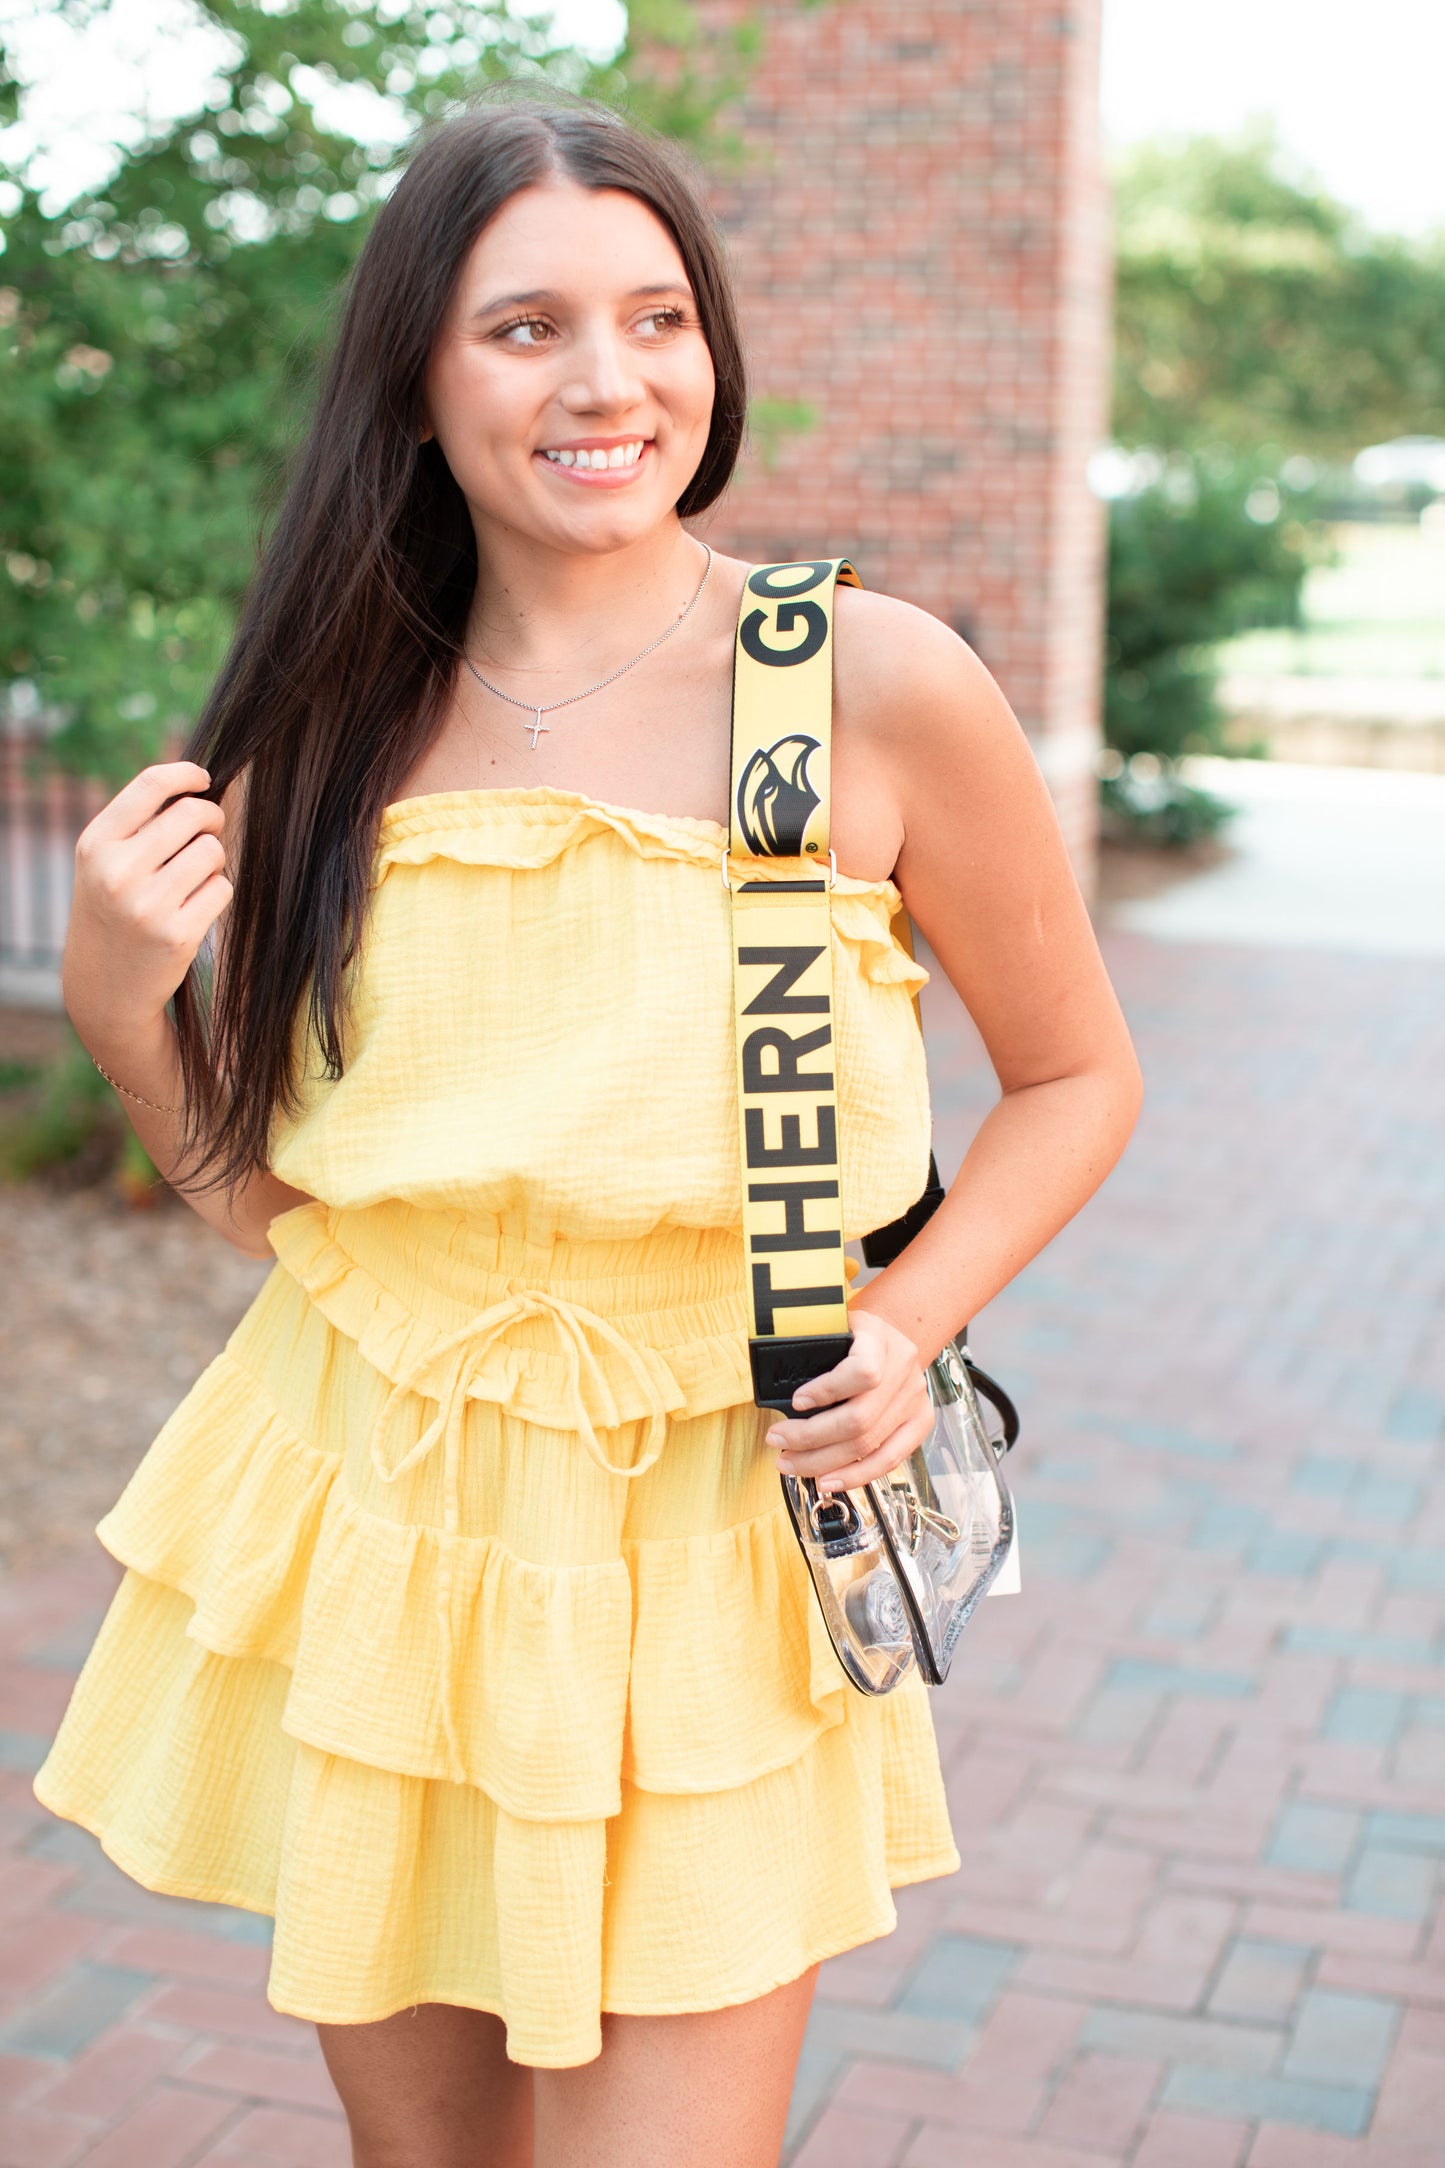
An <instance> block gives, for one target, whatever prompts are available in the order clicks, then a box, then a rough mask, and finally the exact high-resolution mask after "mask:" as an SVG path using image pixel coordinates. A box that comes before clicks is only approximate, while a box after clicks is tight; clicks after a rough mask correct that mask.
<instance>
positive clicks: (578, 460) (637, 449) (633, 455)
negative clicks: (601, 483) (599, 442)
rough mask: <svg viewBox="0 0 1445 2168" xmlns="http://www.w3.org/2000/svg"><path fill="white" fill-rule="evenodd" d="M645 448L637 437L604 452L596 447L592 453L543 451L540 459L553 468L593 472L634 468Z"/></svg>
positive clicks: (641, 440)
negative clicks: (582, 469) (549, 461)
mask: <svg viewBox="0 0 1445 2168" xmlns="http://www.w3.org/2000/svg"><path fill="white" fill-rule="evenodd" d="M645 448H646V447H645V440H644V439H643V438H642V437H637V438H636V439H634V441H633V442H632V443H631V444H614V445H613V447H612V449H611V450H610V451H604V450H603V449H602V448H601V446H598V447H597V449H596V450H594V451H588V450H586V449H585V448H584V449H583V450H582V451H580V452H551V451H544V452H543V454H542V457H543V458H544V459H550V460H551V462H552V464H553V466H554V467H587V468H589V469H594V470H595V469H604V468H611V467H635V466H636V465H637V462H638V460H639V459H640V458H641V457H642V454H643V451H644V449H645Z"/></svg>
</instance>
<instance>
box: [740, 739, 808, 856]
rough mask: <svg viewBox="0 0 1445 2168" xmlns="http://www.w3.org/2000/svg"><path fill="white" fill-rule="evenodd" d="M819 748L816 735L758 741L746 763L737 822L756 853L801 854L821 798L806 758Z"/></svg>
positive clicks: (750, 849) (743, 836)
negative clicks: (761, 743) (772, 742)
mask: <svg viewBox="0 0 1445 2168" xmlns="http://www.w3.org/2000/svg"><path fill="white" fill-rule="evenodd" d="M817 750H818V740H817V739H816V738H805V737H801V736H798V737H791V738H779V739H778V742H777V744H776V745H769V746H767V747H762V746H760V747H759V748H758V750H757V751H756V752H755V753H754V754H753V755H752V757H751V759H750V760H749V761H748V764H747V766H746V767H745V768H744V769H743V772H742V776H741V778H740V779H739V782H738V827H739V829H740V830H741V833H742V839H743V842H744V843H745V844H746V846H747V848H748V850H749V851H750V852H751V854H752V856H753V857H754V858H797V857H800V856H801V855H802V849H803V831H804V830H805V829H806V827H807V825H808V821H809V817H810V816H811V814H812V812H813V810H814V808H815V807H816V806H819V805H821V804H822V802H823V801H822V799H821V797H820V796H819V794H818V792H817V791H816V790H814V788H813V786H812V784H811V783H810V782H809V781H808V762H809V760H810V758H811V757H812V755H813V754H814V753H816V752H817Z"/></svg>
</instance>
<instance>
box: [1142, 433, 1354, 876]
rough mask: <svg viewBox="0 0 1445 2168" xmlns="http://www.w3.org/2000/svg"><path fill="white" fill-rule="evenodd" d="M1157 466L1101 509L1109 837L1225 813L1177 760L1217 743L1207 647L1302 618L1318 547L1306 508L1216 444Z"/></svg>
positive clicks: (1149, 837)
mask: <svg viewBox="0 0 1445 2168" xmlns="http://www.w3.org/2000/svg"><path fill="white" fill-rule="evenodd" d="M1155 465H1156V470H1157V471H1156V472H1155V475H1154V478H1153V479H1152V480H1151V481H1149V482H1147V483H1145V484H1144V486H1142V487H1137V488H1134V489H1132V490H1130V491H1128V492H1127V493H1126V494H1124V495H1121V496H1119V497H1116V498H1115V499H1114V500H1113V501H1112V502H1111V504H1110V507H1109V573H1108V616H1107V623H1106V630H1105V650H1104V655H1105V667H1104V742H1105V746H1106V749H1107V753H1106V758H1105V762H1104V765H1103V770H1102V777H1101V786H1100V787H1101V793H1102V801H1103V809H1104V812H1105V814H1106V816H1107V819H1106V822H1105V832H1106V833H1114V834H1116V835H1118V834H1121V833H1132V834H1133V835H1134V836H1136V837H1137V838H1138V839H1139V840H1141V841H1147V842H1151V843H1159V844H1165V845H1170V846H1178V845H1184V844H1190V843H1195V842H1198V841H1199V840H1200V839H1201V838H1203V837H1205V836H1209V835H1213V834H1215V833H1216V832H1217V831H1218V830H1219V829H1220V828H1221V827H1222V826H1223V825H1224V824H1225V822H1226V821H1227V820H1228V819H1229V818H1230V812H1231V809H1230V808H1229V807H1228V806H1227V805H1226V804H1225V803H1224V802H1223V801H1222V800H1221V799H1219V798H1216V797H1214V796H1213V795H1212V794H1210V793H1209V792H1206V791H1201V790H1199V789H1198V788H1197V787H1196V786H1194V785H1192V784H1189V783H1187V782H1186V781H1185V780H1184V778H1183V777H1182V776H1181V775H1180V773H1179V770H1178V763H1179V761H1180V759H1181V758H1182V757H1183V756H1184V755H1185V754H1186V753H1213V752H1221V751H1223V750H1224V749H1225V748H1224V743H1223V724H1224V717H1223V713H1222V711H1221V708H1220V704H1219V695H1218V668H1217V665H1216V662H1215V659H1214V652H1215V646H1216V643H1217V642H1219V641H1221V640H1224V639H1228V638H1229V637H1230V636H1231V635H1232V634H1234V633H1237V632H1243V631H1245V630H1247V629H1248V628H1250V627H1252V626H1256V625H1293V624H1297V623H1298V622H1299V617H1300V593H1301V589H1302V587H1303V584H1304V576H1305V573H1306V571H1307V570H1308V568H1309V565H1310V562H1311V560H1312V558H1313V557H1315V556H1318V555H1319V554H1321V551H1320V545H1319V544H1318V543H1315V544H1314V545H1313V546H1312V545H1311V541H1310V535H1309V529H1308V528H1307V526H1306V524H1305V523H1304V521H1303V520H1302V519H1301V518H1300V517H1298V516H1297V514H1298V512H1299V511H1300V510H1301V509H1302V508H1303V507H1302V506H1300V505H1296V506H1294V507H1292V508H1291V515H1290V516H1284V514H1285V493H1284V492H1282V491H1281V489H1280V486H1279V484H1278V483H1276V482H1275V481H1274V480H1272V479H1271V478H1269V477H1261V476H1260V475H1259V473H1258V471H1257V470H1255V469H1251V468H1249V467H1245V466H1242V465H1240V464H1239V463H1238V462H1236V461H1234V460H1232V459H1230V458H1229V457H1228V456H1227V455H1220V454H1215V455H1214V456H1213V457H1195V458H1192V459H1191V458H1187V457H1184V456H1183V455H1176V457H1174V458H1173V459H1171V460H1169V461H1168V462H1156V463H1155ZM1110 754H1111V755H1112V756H1113V757H1112V758H1109V757H1108V755H1110Z"/></svg>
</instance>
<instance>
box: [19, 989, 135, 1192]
mask: <svg viewBox="0 0 1445 2168" xmlns="http://www.w3.org/2000/svg"><path fill="white" fill-rule="evenodd" d="M36 1175H48V1176H51V1177H52V1178H55V1179H58V1180H60V1181H62V1182H63V1183H65V1184H66V1185H67V1186H75V1185H78V1184H82V1183H91V1182H101V1181H109V1182H110V1183H111V1184H112V1186H113V1187H114V1188H115V1189H116V1190H117V1191H118V1192H119V1193H120V1195H121V1196H122V1197H123V1198H124V1199H125V1200H126V1202H127V1203H129V1204H137V1205H144V1204H151V1203H154V1202H156V1201H158V1199H159V1198H160V1197H161V1196H162V1195H163V1194H164V1192H165V1184H164V1183H163V1182H162V1180H161V1177H160V1175H159V1173H158V1172H157V1170H156V1168H155V1165H154V1164H153V1162H152V1160H151V1158H150V1155H149V1154H148V1153H147V1151H146V1149H145V1146H144V1145H143V1144H142V1143H141V1141H140V1139H139V1137H137V1135H136V1134H135V1131H134V1130H133V1129H132V1128H131V1127H130V1125H129V1123H128V1122H127V1121H126V1120H125V1117H124V1114H123V1113H122V1111H121V1108H120V1105H119V1103H118V1101H117V1098H116V1095H115V1092H114V1091H113V1090H112V1088H111V1086H110V1085H109V1084H107V1083H106V1081H105V1079H104V1077H103V1076H102V1075H101V1074H100V1072H99V1070H98V1069H97V1068H96V1066H95V1064H94V1063H93V1062H92V1060H91V1058H90V1056H89V1055H88V1054H87V1053H86V1051H85V1048H84V1047H83V1046H82V1045H81V1043H80V1041H79V1040H78V1039H77V1038H76V1036H75V1034H74V1032H72V1031H67V1033H66V1044H65V1045H64V1046H63V1047H62V1048H61V1050H60V1052H58V1053H57V1054H55V1055H53V1056H52V1057H51V1059H50V1060H49V1061H43V1062H18V1061H6V1062H0V1180H4V1181H9V1182H22V1181H27V1180H29V1179H30V1178H32V1177H33V1176H36Z"/></svg>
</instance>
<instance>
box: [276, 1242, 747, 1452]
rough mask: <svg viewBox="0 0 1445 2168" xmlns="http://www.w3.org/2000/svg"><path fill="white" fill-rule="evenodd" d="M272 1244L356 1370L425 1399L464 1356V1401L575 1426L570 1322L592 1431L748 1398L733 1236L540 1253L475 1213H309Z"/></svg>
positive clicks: (573, 1246) (557, 1246) (550, 1248)
mask: <svg viewBox="0 0 1445 2168" xmlns="http://www.w3.org/2000/svg"><path fill="white" fill-rule="evenodd" d="M269 1239H270V1242H271V1247H272V1249H273V1250H274V1251H275V1253H276V1256H277V1258H278V1260H279V1261H280V1263H281V1264H282V1265H283V1266H284V1267H285V1269H286V1270H287V1271H288V1272H289V1273H290V1274H291V1276H292V1278H293V1279H295V1280H296V1281H297V1282H298V1284H299V1285H300V1286H301V1287H302V1288H303V1289H304V1290H305V1292H306V1294H307V1295H308V1296H309V1298H310V1299H311V1301H312V1302H314V1303H315V1304H316V1306H317V1307H318V1308H319V1309H320V1310H321V1311H322V1312H323V1314H324V1315H325V1316H326V1317H327V1318H328V1319H329V1320H330V1322H331V1323H332V1324H333V1325H335V1326H336V1327H337V1329H338V1330H340V1331H341V1332H343V1333H345V1334H346V1335H347V1336H348V1337H349V1338H351V1339H353V1340H355V1341H356V1343H357V1345H358V1347H359V1349H360V1351H361V1353H362V1354H363V1356H364V1357H365V1358H366V1360H367V1361H368V1362H370V1363H372V1364H373V1365H374V1366H375V1367H376V1368H377V1369H378V1370H380V1371H381V1372H382V1373H383V1374H384V1375H385V1376H387V1377H389V1378H390V1379H391V1380H392V1382H393V1384H396V1385H401V1386H405V1387H408V1388H411V1389H415V1390H418V1391H420V1392H421V1393H422V1394H423V1396H424V1397H436V1392H435V1386H436V1382H437V1379H436V1366H437V1365H438V1364H440V1363H443V1362H444V1361H446V1358H447V1357H448V1356H451V1357H452V1358H453V1360H455V1357H456V1351H457V1350H458V1349H459V1348H461V1349H463V1350H465V1363H464V1371H465V1379H466V1382H465V1385H464V1386H462V1387H461V1390H462V1391H463V1392H464V1394H465V1396H466V1397H468V1398H472V1399H487V1400H494V1401H497V1402H498V1403H500V1404H504V1405H506V1406H508V1407H509V1408H510V1409H511V1410H512V1411H513V1412H514V1413H516V1414H517V1415H519V1416H522V1417H524V1418H525V1419H527V1420H530V1421H535V1422H541V1423H547V1424H548V1425H550V1426H553V1427H559V1428H574V1427H576V1423H577V1414H578V1392H579V1385H578V1374H577V1352H576V1344H575V1337H574V1338H573V1340H572V1344H571V1345H568V1344H565V1343H566V1342H567V1340H568V1338H569V1335H568V1334H567V1332H566V1331H565V1330H564V1332H563V1335H562V1339H561V1340H560V1341H559V1332H558V1325H559V1320H564V1319H565V1318H567V1317H569V1316H570V1317H571V1318H573V1320H574V1321H575V1322H576V1324H577V1325H578V1327H579V1329H581V1330H582V1331H583V1332H585V1334H586V1337H587V1341H588V1344H589V1348H590V1349H591V1350H592V1351H593V1352H592V1354H591V1355H590V1356H589V1359H588V1360H587V1362H586V1363H584V1371H585V1372H586V1376H585V1377H584V1381H583V1385H582V1388H581V1389H582V1392H583V1395H584V1401H583V1406H584V1409H585V1413H586V1416H587V1419H588V1421H589V1423H590V1424H591V1425H593V1426H595V1427H597V1428H604V1427H605V1428H613V1427H616V1426H617V1425H618V1424H620V1423H626V1422H631V1421H636V1420H638V1419H641V1418H647V1419H652V1418H654V1417H655V1415H656V1413H657V1411H658V1409H659V1407H661V1408H665V1409H666V1410H667V1412H668V1413H669V1414H687V1415H701V1414H705V1413H711V1412H712V1411H713V1410H714V1409H717V1408H722V1407H729V1406H734V1405H736V1404H738V1403H740V1402H744V1401H748V1400H751V1398H752V1387H751V1382H750V1377H749V1371H748V1362H747V1324H746V1310H745V1304H744V1298H743V1252H742V1238H741V1233H740V1232H738V1231H734V1230H732V1229H730V1228H687V1227H665V1228H660V1229H658V1230H656V1231H655V1232H654V1233H652V1234H650V1235H648V1236H646V1237H645V1238H642V1239H640V1240H625V1241H608V1242H562V1241H549V1242H543V1243H539V1242H535V1241H532V1240H529V1239H527V1238H525V1237H524V1236H521V1235H518V1234H515V1233H511V1232H508V1231H507V1230H505V1229H504V1228H503V1227H502V1225H501V1224H500V1223H499V1222H498V1221H496V1220H494V1219H487V1218H484V1217H481V1216H479V1215H472V1214H463V1213H449V1212H438V1211H431V1210H422V1209H421V1208H419V1207H416V1206H413V1205H407V1204H402V1203H399V1202H398V1203H388V1204H384V1205H375V1206H370V1207H366V1208H364V1209H353V1210H346V1211H342V1210H338V1209H336V1208H334V1207H332V1206H329V1205H326V1204H324V1203H320V1202H317V1203H314V1204H307V1205H301V1206H298V1207H296V1208H295V1209H294V1210H293V1211H290V1212H283V1213H282V1214H280V1215H279V1217H278V1218H276V1219H274V1220H273V1221H272V1222H271V1227H270V1231H269ZM533 1297H535V1298H537V1299H535V1300H534V1299H530V1298H533ZM483 1323H484V1326H485V1329H484V1330H483ZM473 1327H475V1328H476V1329H475V1330H472V1329H471V1328H473ZM473 1342H475V1344H474V1345H473V1344H471V1343H473ZM447 1368H448V1371H449V1373H450V1374H452V1376H453V1378H454V1377H455V1373H454V1372H453V1371H452V1364H451V1363H448V1364H447ZM453 1389H454V1390H455V1389H456V1386H455V1383H453Z"/></svg>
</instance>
